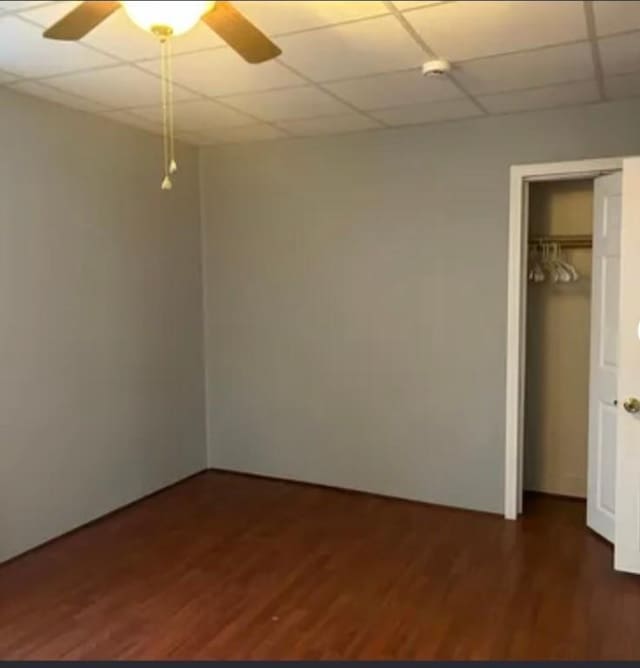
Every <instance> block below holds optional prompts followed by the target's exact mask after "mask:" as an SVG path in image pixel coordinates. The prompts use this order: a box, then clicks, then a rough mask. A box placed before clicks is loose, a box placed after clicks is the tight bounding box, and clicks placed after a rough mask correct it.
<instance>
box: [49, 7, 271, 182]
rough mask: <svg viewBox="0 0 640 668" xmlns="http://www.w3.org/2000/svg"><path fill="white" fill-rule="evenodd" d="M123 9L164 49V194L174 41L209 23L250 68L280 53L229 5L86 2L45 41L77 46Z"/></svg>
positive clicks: (169, 159)
mask: <svg viewBox="0 0 640 668" xmlns="http://www.w3.org/2000/svg"><path fill="white" fill-rule="evenodd" d="M120 7H122V8H124V10H125V12H126V13H127V15H128V16H129V18H130V19H131V20H132V21H133V22H134V23H135V24H136V25H137V26H139V27H140V28H142V29H143V30H146V31H147V32H150V33H151V34H152V35H154V36H155V37H157V38H158V40H159V42H160V45H161V51H160V53H161V58H160V63H161V77H160V78H161V82H162V110H163V114H162V117H163V140H164V179H163V181H162V186H161V187H162V189H163V190H170V189H171V179H170V175H171V174H173V173H174V172H175V171H176V170H177V165H176V161H175V154H174V147H173V144H174V141H173V134H174V133H173V92H172V91H173V83H172V74H171V39H172V38H173V37H175V36H178V35H182V34H183V33H186V32H188V31H189V30H191V29H192V28H193V27H195V25H196V24H197V23H198V21H202V22H203V23H205V24H206V25H207V26H209V28H211V30H213V31H214V32H215V33H216V34H217V35H218V36H220V37H221V38H222V39H223V40H224V41H225V42H226V43H227V44H228V45H229V46H230V47H231V48H232V49H233V50H234V51H236V52H237V53H238V54H239V55H240V56H242V57H243V58H244V59H245V60H246V61H247V62H248V63H253V64H257V63H263V62H265V61H267V60H271V59H272V58H276V57H277V56H279V55H280V54H281V53H282V51H281V50H280V49H279V48H278V47H277V46H276V45H275V44H274V43H273V42H272V41H271V40H270V39H269V38H268V37H267V36H266V35H265V34H264V33H262V32H261V31H260V30H258V28H256V27H255V26H254V25H253V23H251V22H250V21H249V20H248V19H247V18H245V17H244V16H243V15H242V14H241V13H240V12H239V11H238V10H237V9H236V8H235V7H234V6H233V5H232V4H231V3H230V2H227V1H226V0H208V1H207V0H177V1H170V0H159V1H153V0H122V2H112V1H111V0H86V1H85V2H81V3H80V4H79V5H78V6H77V7H75V8H74V9H72V10H71V11H70V12H69V13H68V14H67V15H66V16H63V17H62V18H61V19H60V20H59V21H58V22H57V23H54V24H53V25H52V26H51V27H50V28H47V30H45V31H44V33H43V37H46V38H47V39H55V40H65V41H75V40H79V39H82V38H83V37H84V36H85V35H87V34H88V33H89V32H91V31H92V30H93V29H94V28H96V27H97V26H99V25H100V24H101V23H102V22H103V21H104V20H105V19H107V18H108V17H109V16H111V14H113V13H114V12H115V11H117V10H118V9H120Z"/></svg>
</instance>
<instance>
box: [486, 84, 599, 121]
mask: <svg viewBox="0 0 640 668" xmlns="http://www.w3.org/2000/svg"><path fill="white" fill-rule="evenodd" d="M599 99H600V95H599V93H598V88H597V86H596V83H595V81H577V82H574V83H569V84H562V85H560V86H545V87H543V88H534V89H531V90H520V91H512V92H509V93H498V94H497V95H485V96H481V97H479V98H478V101H479V102H480V103H481V104H483V105H484V106H485V108H486V109H487V110H488V111H489V112H490V113H492V114H501V113H508V112H512V111H529V110H533V109H550V108H553V107H567V106H571V105H575V104H586V103H588V102H597V101H598V100H599Z"/></svg>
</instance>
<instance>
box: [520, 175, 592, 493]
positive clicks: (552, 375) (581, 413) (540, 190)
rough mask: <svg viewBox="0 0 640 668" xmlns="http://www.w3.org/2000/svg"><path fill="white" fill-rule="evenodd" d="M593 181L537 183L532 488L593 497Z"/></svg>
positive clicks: (531, 289)
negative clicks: (590, 452)
mask: <svg viewBox="0 0 640 668" xmlns="http://www.w3.org/2000/svg"><path fill="white" fill-rule="evenodd" d="M593 196H594V182H593V179H583V180H564V181H545V182H539V183H532V184H531V186H530V190H529V270H528V271H529V281H528V283H527V343H526V349H527V355H526V394H525V427H524V429H525V438H524V443H525V444H524V481H523V482H524V489H525V490H527V491H530V492H542V493H546V494H555V495H562V496H570V497H576V498H583V499H584V498H586V496H587V462H588V459H587V450H588V435H589V363H590V350H589V338H590V307H591V272H592V234H593Z"/></svg>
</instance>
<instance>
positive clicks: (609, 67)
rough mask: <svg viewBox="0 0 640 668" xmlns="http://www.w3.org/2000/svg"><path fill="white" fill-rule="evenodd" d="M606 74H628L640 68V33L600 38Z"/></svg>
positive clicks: (599, 43)
mask: <svg viewBox="0 0 640 668" xmlns="http://www.w3.org/2000/svg"><path fill="white" fill-rule="evenodd" d="M598 46H599V47H600V57H601V59H602V68H603V69H604V73H605V74H626V73H627V72H636V71H638V70H640V33H637V32H633V33H629V34H627V35H620V36H618V37H605V38H604V39H600V40H598Z"/></svg>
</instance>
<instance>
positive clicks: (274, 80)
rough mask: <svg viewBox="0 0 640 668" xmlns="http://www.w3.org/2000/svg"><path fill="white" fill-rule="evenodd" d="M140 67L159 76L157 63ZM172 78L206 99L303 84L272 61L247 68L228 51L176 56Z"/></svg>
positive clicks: (240, 59) (241, 60) (242, 61)
mask: <svg viewBox="0 0 640 668" xmlns="http://www.w3.org/2000/svg"><path fill="white" fill-rule="evenodd" d="M140 67H143V68H144V69H146V70H149V71H150V72H154V73H156V74H159V73H160V61H158V60H154V61H149V62H147V63H141V64H140ZM173 78H174V81H176V82H177V83H180V84H183V85H185V86H187V87H188V88H191V89H192V90H195V91H198V92H199V93H202V94H204V95H207V96H209V97H217V96H220V95H233V94H235V93H245V92H253V91H261V90H267V89H270V88H284V87H287V86H300V85H303V84H304V83H305V81H304V80H303V79H301V78H300V77H298V76H296V75H295V74H292V73H291V72H289V70H287V69H286V68H285V67H283V66H282V65H280V63H278V62H276V61H270V62H267V63H261V64H260V65H251V64H249V63H247V62H246V61H244V60H243V59H242V58H241V57H240V56H239V55H238V54H237V53H236V52H235V51H232V50H231V49H215V50H213V51H200V52H198V53H191V54H188V55H182V56H176V57H175V58H174V59H173Z"/></svg>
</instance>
